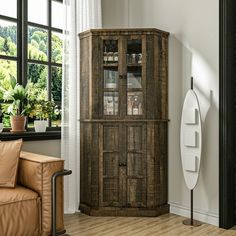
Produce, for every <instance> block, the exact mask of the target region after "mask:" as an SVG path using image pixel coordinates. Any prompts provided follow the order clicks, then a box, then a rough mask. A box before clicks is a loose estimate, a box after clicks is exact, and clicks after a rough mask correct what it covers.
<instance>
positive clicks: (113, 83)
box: [104, 68, 118, 89]
mask: <svg viewBox="0 0 236 236" xmlns="http://www.w3.org/2000/svg"><path fill="white" fill-rule="evenodd" d="M104 88H108V89H109V88H111V89H117V88H118V71H117V68H109V69H108V68H107V69H104Z"/></svg>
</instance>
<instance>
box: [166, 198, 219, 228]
mask: <svg viewBox="0 0 236 236" xmlns="http://www.w3.org/2000/svg"><path fill="white" fill-rule="evenodd" d="M169 204H170V213H173V214H176V215H180V216H184V217H189V214H190V213H189V208H188V207H185V206H182V205H180V204H176V203H172V202H169ZM193 217H194V219H195V220H199V221H201V222H204V223H207V224H211V225H215V226H219V216H218V215H217V214H214V213H209V212H204V211H199V210H195V209H194V211H193Z"/></svg>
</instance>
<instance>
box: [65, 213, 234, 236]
mask: <svg viewBox="0 0 236 236" xmlns="http://www.w3.org/2000/svg"><path fill="white" fill-rule="evenodd" d="M183 219H184V218H183V217H180V216H176V215H173V214H166V215H163V216H160V217H92V216H87V215H84V214H75V215H66V216H65V226H66V231H67V235H70V236H77V235H78V236H93V235H96V236H131V235H135V236H154V235H156V236H162V235H163V236H187V235H194V236H204V235H212V236H218V235H221V236H230V235H232V236H233V235H235V236H236V230H223V229H219V228H218V227H216V226H212V225H208V224H203V225H202V226H200V227H196V228H194V227H189V226H184V225H183V224H182V221H183Z"/></svg>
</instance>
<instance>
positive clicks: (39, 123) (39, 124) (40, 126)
mask: <svg viewBox="0 0 236 236" xmlns="http://www.w3.org/2000/svg"><path fill="white" fill-rule="evenodd" d="M46 128H47V121H46V120H35V121H34V129H35V132H46Z"/></svg>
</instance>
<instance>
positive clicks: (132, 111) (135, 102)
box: [127, 92, 143, 115]
mask: <svg viewBox="0 0 236 236" xmlns="http://www.w3.org/2000/svg"><path fill="white" fill-rule="evenodd" d="M142 103H143V93H142V92H128V94H127V114H128V115H142V114H143V107H142Z"/></svg>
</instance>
